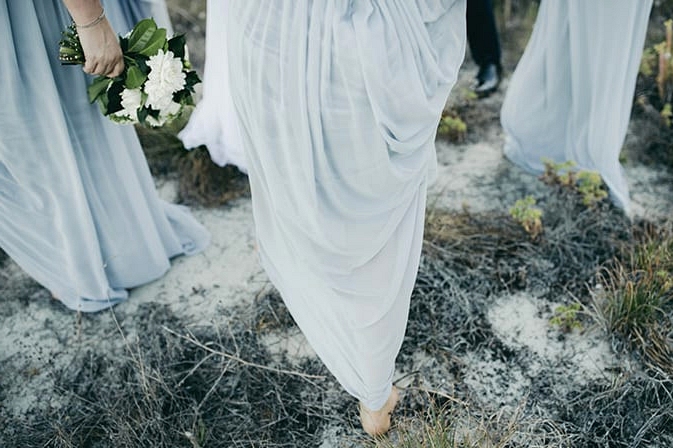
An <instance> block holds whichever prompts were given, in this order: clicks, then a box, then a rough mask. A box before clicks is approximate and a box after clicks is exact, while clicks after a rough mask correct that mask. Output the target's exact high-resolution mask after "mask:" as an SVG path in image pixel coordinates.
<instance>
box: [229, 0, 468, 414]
mask: <svg viewBox="0 0 673 448" xmlns="http://www.w3.org/2000/svg"><path fill="white" fill-rule="evenodd" d="M222 26H224V27H225V29H226V36H225V42H226V43H227V45H228V46H227V51H228V55H229V59H228V64H229V75H230V80H231V86H230V87H231V89H230V90H231V95H232V97H233V102H234V106H235V110H236V115H237V118H238V120H239V124H240V126H239V128H240V136H241V139H242V142H243V146H244V149H245V155H246V165H247V168H248V173H249V177H250V184H251V191H252V203H253V210H254V218H255V225H256V231H257V238H258V241H259V250H260V253H261V258H262V263H263V265H264V267H265V269H266V271H267V273H268V274H269V276H270V278H271V280H272V281H273V283H274V284H275V285H276V287H277V288H278V289H279V290H280V292H281V294H282V296H283V299H284V300H285V303H286V304H287V306H288V308H289V310H290V312H291V313H292V316H293V317H294V318H295V320H296V321H297V323H298V325H299V327H300V328H301V330H302V331H303V332H304V334H305V335H306V337H307V339H308V341H309V343H310V344H311V345H312V346H313V348H314V349H315V350H316V352H317V353H318V355H319V356H320V358H321V359H322V361H323V362H324V363H325V365H326V366H327V367H328V368H329V369H330V371H331V372H332V373H333V374H334V375H335V376H336V378H337V379H338V380H339V382H340V383H341V384H342V385H343V387H344V388H345V389H346V390H347V391H348V392H350V393H351V394H352V395H354V396H356V397H357V398H359V399H360V400H361V401H362V402H363V403H364V405H365V406H367V407H368V408H369V409H380V408H381V407H382V406H383V404H384V403H385V401H386V400H387V398H388V396H389V394H390V390H391V381H392V377H393V372H394V368H395V367H394V366H395V357H396V356H397V353H398V351H399V348H400V346H401V344H402V339H403V337H404V332H405V327H406V322H407V315H408V309H409V298H410V296H411V291H412V289H413V286H414V283H415V280H416V274H417V269H418V265H419V259H420V254H421V245H422V241H423V226H424V216H425V202H426V189H427V185H428V183H429V182H430V181H431V180H432V178H433V176H434V172H435V167H436V156H435V134H436V129H437V124H438V122H439V118H440V115H441V112H442V110H443V108H444V105H445V102H446V99H447V97H448V94H449V91H450V90H451V88H452V86H453V85H454V83H455V82H456V79H457V75H458V69H459V67H460V64H461V62H462V60H463V56H464V52H465V1H464V0H444V1H442V0H386V1H373V0H357V1H354V0H323V1H310V0H292V1H290V0H279V1H261V0H246V1H240V2H239V1H230V2H229V14H228V15H227V16H226V17H223V20H222Z"/></svg>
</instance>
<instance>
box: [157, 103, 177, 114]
mask: <svg viewBox="0 0 673 448" xmlns="http://www.w3.org/2000/svg"><path fill="white" fill-rule="evenodd" d="M181 111H182V104H180V103H176V102H175V101H172V102H171V103H170V104H169V105H168V106H167V107H165V108H163V109H161V111H160V112H159V114H160V115H163V116H165V117H175V116H176V115H178V114H179V113H180V112H181Z"/></svg>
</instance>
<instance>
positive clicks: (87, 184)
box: [0, 0, 209, 311]
mask: <svg viewBox="0 0 673 448" xmlns="http://www.w3.org/2000/svg"><path fill="white" fill-rule="evenodd" d="M122 3H123V2H121V3H120V2H117V1H106V2H104V4H105V6H106V11H107V16H108V17H109V19H110V21H111V23H112V25H113V27H114V28H115V29H116V31H118V32H119V33H126V32H127V31H128V30H129V29H130V28H131V26H132V25H133V23H135V21H136V20H135V19H136V18H131V17H129V16H128V15H127V14H126V13H125V12H124V11H123V9H122V8H121V5H122ZM143 3H145V2H143ZM146 5H148V6H156V5H153V4H150V3H146ZM147 11H148V12H149V11H151V9H148V10H147ZM141 14H144V13H141ZM129 20H131V21H132V23H129ZM69 23H70V19H69V15H68V13H67V11H66V9H65V7H64V6H63V4H62V2H61V0H0V61H2V62H1V63H0V91H1V92H2V95H3V101H2V107H0V247H2V249H3V250H4V251H5V252H7V253H8V254H9V256H11V257H12V258H13V259H14V260H15V261H16V262H17V263H18V264H19V265H20V266H21V267H22V268H23V269H24V270H25V271H26V272H27V273H28V274H29V275H31V276H32V277H33V278H35V279H36V280H37V281H38V282H40V283H41V284H42V285H43V286H44V287H45V288H47V289H49V290H50V291H52V292H53V293H54V295H55V296H57V297H58V298H59V299H60V300H61V301H62V302H63V303H64V304H65V305H66V306H68V307H69V308H72V309H74V310H81V311H96V310H100V309H103V308H106V307H109V306H111V305H114V304H115V303H118V302H120V301H122V300H124V299H126V298H127V297H128V291H127V289H128V288H132V287H135V286H138V285H141V284H143V283H147V282H149V281H152V280H155V279H157V278H159V277H161V276H162V275H163V274H164V273H165V272H166V271H167V270H168V269H169V267H170V261H169V259H170V258H171V257H173V256H176V255H179V254H194V253H196V252H199V251H200V250H202V249H203V248H204V247H205V246H206V245H207V243H208V240H209V235H208V232H207V231H206V230H205V229H204V228H203V227H202V226H201V225H200V224H199V223H198V222H196V221H195V220H194V218H193V217H192V216H191V215H190V214H189V212H188V211H187V210H186V209H185V208H184V207H180V206H177V205H173V204H168V203H166V202H163V201H161V200H160V199H159V198H158V196H157V193H156V191H155V188H154V183H153V180H152V177H151V175H150V172H149V169H148V166H147V162H146V161H145V158H144V155H143V152H142V149H141V147H140V144H139V141H138V138H137V136H136V133H135V130H134V129H133V127H132V126H120V125H117V124H114V123H112V122H111V121H109V120H108V119H107V118H105V117H103V116H102V115H101V114H100V112H99V111H98V109H97V106H96V105H91V104H89V102H88V100H87V95H86V86H87V83H88V82H89V80H90V77H88V76H87V75H85V74H84V73H83V72H82V70H81V68H80V67H64V66H61V65H60V63H59V61H58V41H59V39H60V33H61V30H62V29H64V28H65V27H66V26H67V25H68V24H69Z"/></svg>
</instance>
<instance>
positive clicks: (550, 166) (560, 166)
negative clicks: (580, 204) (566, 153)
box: [541, 158, 575, 187]
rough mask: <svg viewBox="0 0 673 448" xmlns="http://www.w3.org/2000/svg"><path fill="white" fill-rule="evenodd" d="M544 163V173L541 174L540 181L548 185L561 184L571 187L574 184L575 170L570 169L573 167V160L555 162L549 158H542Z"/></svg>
mask: <svg viewBox="0 0 673 448" xmlns="http://www.w3.org/2000/svg"><path fill="white" fill-rule="evenodd" d="M542 162H543V163H544V173H543V174H542V177H541V179H542V181H543V182H544V183H546V184H548V185H562V186H565V187H572V186H574V185H575V172H574V171H572V169H573V168H574V167H575V162H573V161H572V160H568V161H566V162H562V163H556V162H554V161H553V160H551V159H547V158H544V159H542Z"/></svg>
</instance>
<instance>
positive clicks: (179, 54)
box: [168, 34, 187, 59]
mask: <svg viewBox="0 0 673 448" xmlns="http://www.w3.org/2000/svg"><path fill="white" fill-rule="evenodd" d="M186 44H187V40H186V39H185V35H184V34H178V35H176V36H173V37H172V38H171V39H169V41H168V50H169V51H172V52H173V54H174V55H175V57H176V58H180V59H184V58H185V45H186Z"/></svg>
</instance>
